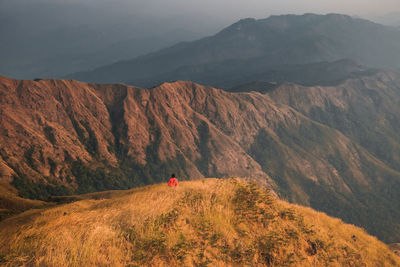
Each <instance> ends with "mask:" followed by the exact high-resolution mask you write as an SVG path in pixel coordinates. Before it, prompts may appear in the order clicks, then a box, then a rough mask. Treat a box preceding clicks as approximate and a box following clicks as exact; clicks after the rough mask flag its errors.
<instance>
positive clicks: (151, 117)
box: [0, 72, 400, 242]
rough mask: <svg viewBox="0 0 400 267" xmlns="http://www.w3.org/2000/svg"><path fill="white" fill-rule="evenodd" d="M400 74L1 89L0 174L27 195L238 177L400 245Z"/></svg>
mask: <svg viewBox="0 0 400 267" xmlns="http://www.w3.org/2000/svg"><path fill="white" fill-rule="evenodd" d="M399 103H400V75H399V74H397V73H391V72H379V73H376V74H374V75H372V76H365V77H362V78H353V79H349V80H347V81H345V82H342V83H340V84H339V85H336V86H325V87H322V86H315V87H305V86H299V85H294V84H283V85H281V86H277V87H275V88H271V89H269V90H268V91H267V92H266V93H264V94H262V93H260V92H242V93H230V92H226V91H223V90H219V89H216V88H212V87H205V86H201V85H198V84H195V83H192V82H174V83H164V84H162V85H160V86H158V87H155V88H152V89H149V90H146V89H140V88H137V87H132V86H126V85H123V84H109V85H104V84H88V83H81V82H76V81H72V80H37V81H18V80H12V79H8V78H5V77H2V78H1V79H0V112H1V113H0V124H1V127H0V131H1V132H0V144H1V150H0V174H1V179H2V180H3V179H4V180H6V181H8V182H10V183H11V185H13V186H14V187H15V188H17V189H18V190H19V192H20V194H21V195H22V196H24V197H28V198H39V199H46V198H48V197H49V196H53V195H67V194H72V193H84V192H93V191H100V190H107V189H120V188H129V187H133V186H139V185H145V184H151V183H157V182H164V181H166V179H167V178H168V175H170V173H172V172H175V173H177V175H178V177H179V178H180V179H194V178H200V177H229V176H240V177H250V178H253V179H256V180H258V181H260V182H262V183H264V184H265V185H267V186H269V187H272V188H273V189H274V190H275V192H276V193H277V194H279V195H280V196H281V197H283V198H285V199H287V200H289V201H291V202H295V203H300V204H304V205H309V206H311V207H314V208H316V209H318V210H322V211H324V212H327V213H328V214H329V215H332V216H336V217H340V218H342V219H343V220H345V221H346V222H349V223H353V224H356V225H360V226H363V227H365V228H366V229H367V231H369V232H370V233H372V234H374V235H377V236H378V237H379V238H381V239H382V240H384V241H387V242H398V240H399V239H400V235H399V234H398V233H400V223H399V222H400V195H399V194H398V192H399V190H400V168H399V167H398V166H400V164H399V163H400V162H399V160H400V158H399V157H398V155H400V153H399V152H400V151H399V149H400V139H399V136H398V134H397V133H398V132H399V131H398V130H399V129H398V128H399V127H400V126H399V125H400V124H399V122H400V117H399V116H400V115H399V114H400V110H398V109H399V105H398V104H399Z"/></svg>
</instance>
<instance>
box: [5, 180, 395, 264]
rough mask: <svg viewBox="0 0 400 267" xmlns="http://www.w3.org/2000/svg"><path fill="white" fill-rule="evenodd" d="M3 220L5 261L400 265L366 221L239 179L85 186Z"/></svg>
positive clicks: (52, 262)
mask: <svg viewBox="0 0 400 267" xmlns="http://www.w3.org/2000/svg"><path fill="white" fill-rule="evenodd" d="M82 198H86V200H82V201H78V202H74V203H71V204H66V205H62V206H59V207H55V208H51V209H42V210H32V211H29V212H26V213H23V214H20V215H18V216H15V217H12V218H9V219H7V220H5V221H3V222H0V241H1V242H0V255H1V257H0V262H1V263H2V265H4V266H15V265H24V264H26V265H31V266H43V265H46V266H72V265H77V266H91V265H96V266H101V265H112V266H126V265H149V266H182V265H184V266H199V265H202V266H215V265H224V266H236V265H260V266H283V265H291V266H315V265H316V266H398V265H399V264H400V258H399V257H398V256H395V255H394V254H393V253H392V252H390V250H389V249H388V247H387V246H386V245H385V244H383V243H381V242H380V241H378V240H377V239H376V238H374V237H371V236H369V235H367V234H366V233H365V232H364V231H363V230H362V229H360V228H357V227H354V226H351V225H346V224H344V223H343V222H341V221H340V220H339V219H334V218H331V217H328V216H326V215H325V214H323V213H318V212H315V211H313V210H311V209H309V208H304V207H300V206H295V205H291V204H288V203H286V202H282V201H279V200H277V199H276V198H274V197H272V196H271V195H270V194H269V192H268V191H265V190H264V189H262V188H261V187H259V186H257V185H256V184H249V183H246V182H243V181H242V180H237V179H228V180H218V179H202V180H197V181H190V182H181V183H180V185H179V187H178V188H174V189H171V188H169V187H168V186H167V185H166V184H161V185H154V186H148V187H144V188H137V189H133V190H129V191H110V192H102V193H95V194H90V195H85V196H82Z"/></svg>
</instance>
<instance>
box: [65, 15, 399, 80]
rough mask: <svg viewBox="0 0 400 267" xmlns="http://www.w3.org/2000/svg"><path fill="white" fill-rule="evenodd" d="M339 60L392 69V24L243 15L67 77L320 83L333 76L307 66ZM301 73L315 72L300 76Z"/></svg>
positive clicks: (395, 57) (395, 55) (395, 45)
mask: <svg viewBox="0 0 400 267" xmlns="http://www.w3.org/2000/svg"><path fill="white" fill-rule="evenodd" d="M345 58H350V59H352V60H354V61H356V62H359V63H360V64H361V65H365V66H368V67H380V68H381V67H384V68H392V69H397V68H399V67H400V31H399V29H398V28H395V27H390V26H383V25H379V24H376V23H373V22H370V21H367V20H362V19H355V18H352V17H350V16H345V15H339V14H329V15H315V14H305V15H301V16H297V15H282V16H271V17H269V18H267V19H261V20H255V19H244V20H240V21H238V22H237V23H235V24H233V25H231V26H229V27H227V28H225V29H223V30H222V31H220V32H219V33H217V34H216V35H214V36H210V37H207V38H203V39H200V40H197V41H193V42H185V43H180V44H178V45H175V46H172V47H170V48H167V49H163V50H160V51H158V52H154V53H151V54H148V55H145V56H141V57H138V58H135V59H132V60H127V61H121V62H117V63H115V64H112V65H107V66H103V67H100V68H97V69H95V70H93V71H86V72H80V73H75V74H72V75H69V76H68V77H69V78H73V79H77V80H81V81H90V82H101V83H113V82H124V83H127V84H133V85H137V86H142V87H152V86H154V85H157V84H159V83H161V82H164V81H175V80H190V81H194V82H198V83H201V84H206V85H211V86H214V87H215V86H216V87H224V88H230V87H232V86H234V85H238V82H241V83H247V82H253V81H255V80H254V78H257V79H259V80H261V81H267V82H281V80H282V79H283V81H284V82H285V81H286V82H298V81H299V80H300V81H301V82H305V83H310V82H312V83H313V84H312V85H321V84H320V83H318V82H322V84H326V83H327V82H332V77H331V76H329V75H327V76H326V75H323V74H322V73H323V72H318V69H319V68H315V66H310V65H309V64H310V63H322V62H325V63H324V64H325V65H326V64H327V63H326V62H334V61H338V60H342V59H345ZM342 64H343V62H342ZM296 65H297V67H296ZM299 65H303V66H299ZM336 65H337V63H336V64H333V67H335V66H336ZM350 66H353V67H352V68H349V64H348V62H347V63H346V64H343V67H341V70H342V72H343V71H344V74H343V75H341V77H340V78H341V79H345V78H347V76H349V75H352V73H353V71H354V70H356V68H354V64H350ZM320 67H321V66H320ZM325 68H326V66H325ZM304 69H307V70H308V71H304ZM345 70H346V71H345ZM304 72H306V73H308V75H310V74H314V75H312V78H311V79H305V80H304V81H303V80H302V79H301V77H302V76H303V74H304ZM337 73H340V72H337ZM356 73H357V71H356ZM289 74H290V75H289ZM320 74H322V75H320ZM323 77H325V78H326V79H327V80H324V79H323ZM321 79H322V80H321Z"/></svg>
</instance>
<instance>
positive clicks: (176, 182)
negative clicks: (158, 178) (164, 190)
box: [168, 174, 178, 187]
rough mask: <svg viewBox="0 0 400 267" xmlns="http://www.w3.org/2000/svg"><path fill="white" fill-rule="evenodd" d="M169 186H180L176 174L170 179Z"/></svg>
mask: <svg viewBox="0 0 400 267" xmlns="http://www.w3.org/2000/svg"><path fill="white" fill-rule="evenodd" d="M168 186H169V187H175V186H178V180H177V179H176V178H175V174H172V175H171V179H169V181H168Z"/></svg>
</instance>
